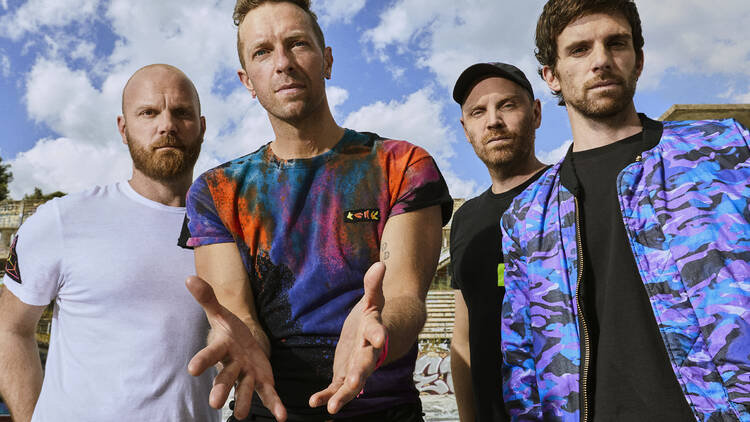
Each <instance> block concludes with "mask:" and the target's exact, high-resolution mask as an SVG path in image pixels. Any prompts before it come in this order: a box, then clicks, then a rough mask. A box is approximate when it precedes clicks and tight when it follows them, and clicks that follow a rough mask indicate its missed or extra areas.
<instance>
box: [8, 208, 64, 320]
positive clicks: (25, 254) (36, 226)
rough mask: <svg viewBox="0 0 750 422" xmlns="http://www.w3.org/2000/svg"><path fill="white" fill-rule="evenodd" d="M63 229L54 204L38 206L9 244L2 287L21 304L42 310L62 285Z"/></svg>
mask: <svg viewBox="0 0 750 422" xmlns="http://www.w3.org/2000/svg"><path fill="white" fill-rule="evenodd" d="M62 243H63V240H62V229H61V225H60V212H59V209H58V207H57V200H52V201H50V202H48V203H46V204H44V205H42V206H40V207H39V208H38V209H37V210H36V212H35V213H34V214H33V215H32V216H31V217H29V218H28V219H27V220H26V221H25V222H24V223H23V224H22V225H21V227H20V228H19V229H18V233H16V236H15V237H14V238H13V240H12V242H11V251H10V256H9V258H8V261H7V262H6V266H5V277H4V278H3V283H4V284H5V287H6V288H7V289H8V290H10V291H11V293H13V294H14V295H15V296H16V297H18V298H19V299H20V300H21V301H22V302H24V303H26V304H28V305H35V306H45V305H48V304H49V303H50V302H51V301H52V300H53V299H54V298H55V297H56V296H57V293H58V291H59V289H60V286H61V284H62V270H61V268H62V253H63V245H62Z"/></svg>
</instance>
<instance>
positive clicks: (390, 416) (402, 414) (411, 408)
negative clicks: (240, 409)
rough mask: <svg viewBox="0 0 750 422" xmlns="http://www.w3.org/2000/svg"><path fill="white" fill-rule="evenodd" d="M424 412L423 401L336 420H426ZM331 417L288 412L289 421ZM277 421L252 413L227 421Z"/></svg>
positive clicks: (310, 421)
mask: <svg viewBox="0 0 750 422" xmlns="http://www.w3.org/2000/svg"><path fill="white" fill-rule="evenodd" d="M229 407H230V408H231V409H234V401H232V402H230V403H229ZM422 416H424V413H422V403H407V404H400V405H396V406H393V407H391V408H389V409H385V410H375V411H373V412H372V413H368V414H366V415H359V416H352V417H345V418H334V419H333V420H334V421H336V422H424V418H422ZM330 419H331V418H330V417H328V418H320V417H311V416H307V415H295V414H293V413H292V412H287V421H289V422H323V421H326V420H330ZM251 421H252V422H275V421H276V418H274V417H273V416H262V415H253V414H251V415H250V416H248V417H247V418H245V419H241V420H240V419H236V418H235V417H234V416H230V417H229V419H227V422H251Z"/></svg>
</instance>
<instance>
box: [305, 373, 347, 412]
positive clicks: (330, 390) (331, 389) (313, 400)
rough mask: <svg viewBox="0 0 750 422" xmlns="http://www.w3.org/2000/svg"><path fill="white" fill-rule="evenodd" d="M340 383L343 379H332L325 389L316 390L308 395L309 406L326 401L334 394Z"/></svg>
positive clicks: (316, 405)
mask: <svg viewBox="0 0 750 422" xmlns="http://www.w3.org/2000/svg"><path fill="white" fill-rule="evenodd" d="M342 384H343V381H335V380H334V381H333V382H331V384H330V385H329V386H328V387H327V388H326V389H325V390H322V391H318V392H317V393H315V394H313V395H312V396H310V401H309V404H310V407H318V406H322V405H324V404H326V403H328V401H329V400H330V399H331V397H333V395H334V394H336V391H338V389H339V388H341V385H342Z"/></svg>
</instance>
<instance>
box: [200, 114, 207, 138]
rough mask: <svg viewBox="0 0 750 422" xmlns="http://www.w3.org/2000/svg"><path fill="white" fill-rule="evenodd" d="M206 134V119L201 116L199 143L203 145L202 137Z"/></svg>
mask: <svg viewBox="0 0 750 422" xmlns="http://www.w3.org/2000/svg"><path fill="white" fill-rule="evenodd" d="M205 134H206V118H205V117H204V116H201V143H203V135H205Z"/></svg>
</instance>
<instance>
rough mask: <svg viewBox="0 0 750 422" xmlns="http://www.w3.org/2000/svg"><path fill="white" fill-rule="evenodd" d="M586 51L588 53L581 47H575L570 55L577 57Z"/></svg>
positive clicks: (586, 49)
mask: <svg viewBox="0 0 750 422" xmlns="http://www.w3.org/2000/svg"><path fill="white" fill-rule="evenodd" d="M587 51H588V48H587V47H583V46H580V47H575V48H573V49H572V50H570V55H571V56H574V57H579V56H582V55H584V54H586V52H587Z"/></svg>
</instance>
